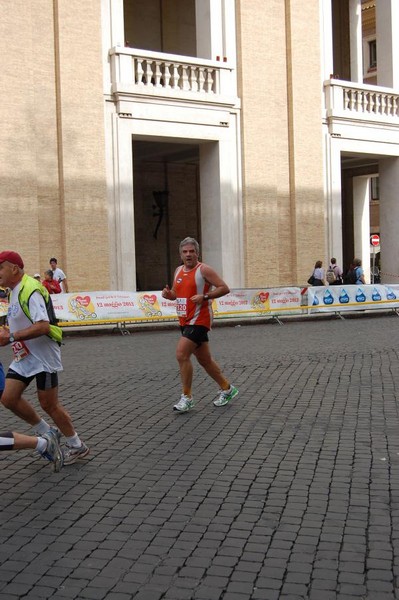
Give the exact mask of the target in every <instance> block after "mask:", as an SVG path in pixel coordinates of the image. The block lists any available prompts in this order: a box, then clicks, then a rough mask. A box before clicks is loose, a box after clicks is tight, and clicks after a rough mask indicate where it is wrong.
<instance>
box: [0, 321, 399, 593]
mask: <svg viewBox="0 0 399 600" xmlns="http://www.w3.org/2000/svg"><path fill="white" fill-rule="evenodd" d="M398 328H399V320H398V318H397V317H396V316H384V317H378V318H353V319H347V320H345V321H340V320H338V319H337V320H333V319H331V320H324V319H318V320H311V321H301V322H288V323H286V324H285V325H284V326H280V325H278V324H263V325H256V326H251V325H248V326H244V325H242V326H238V327H237V326H235V327H217V328H216V329H215V330H214V331H213V332H212V347H213V352H214V355H215V358H217V360H218V362H219V363H220V364H221V366H222V367H223V369H224V370H225V372H226V374H227V375H228V376H230V377H231V380H232V381H233V382H234V383H235V384H236V385H237V387H239V389H240V395H239V396H238V397H237V398H236V399H234V401H233V402H232V403H231V404H229V405H227V406H225V407H223V408H215V407H214V406H213V405H212V400H213V398H214V396H215V393H216V388H215V386H214V384H213V382H211V381H210V380H209V379H208V378H207V377H206V376H205V374H204V373H203V371H201V369H200V368H196V369H195V382H194V397H195V399H196V401H197V402H198V404H197V406H196V407H195V409H194V410H193V411H192V412H189V413H186V414H175V413H174V412H173V411H172V405H173V404H174V403H175V401H176V400H177V399H178V397H179V394H180V385H179V379H178V372H177V367H176V363H175V358H174V348H175V345H176V341H177V338H178V333H177V331H170V330H169V331H147V332H136V333H134V334H132V335H131V336H121V335H119V334H118V335H115V334H114V335H110V334H108V335H96V336H93V335H87V334H86V335H85V334H83V335H80V336H69V337H68V338H67V339H66V344H65V346H64V348H63V359H64V366H65V372H64V373H63V374H62V375H61V392H62V398H63V399H64V403H65V405H66V406H67V408H68V409H69V410H70V412H71V413H72V415H73V417H74V421H75V425H76V428H77V430H78V432H79V434H80V435H81V436H82V438H83V439H84V440H85V441H86V443H88V444H89V445H90V447H91V453H90V456H89V457H88V460H84V461H81V462H80V463H79V464H75V465H71V466H69V467H66V468H64V469H63V471H62V472H61V473H59V474H54V473H53V472H52V470H51V466H50V465H49V464H48V463H46V462H45V461H43V460H42V459H39V458H36V457H34V456H32V454H31V452H27V451H21V452H13V453H2V455H1V457H0V480H1V484H0V485H1V488H0V489H1V495H0V503H1V504H0V506H1V528H0V536H1V546H0V598H1V599H2V600H3V599H4V600H15V599H17V598H18V599H20V598H27V599H29V600H37V599H43V598H57V599H63V600H71V599H79V600H80V599H82V600H83V599H95V600H101V599H103V598H106V599H107V600H129V599H133V598H134V599H135V600H277V599H281V600H294V599H295V600H299V599H311V600H330V599H338V600H349V599H354V598H358V599H363V600H364V599H369V600H390V599H397V598H399V591H398V590H399V586H398V576H399V436H398V431H399V415H398V406H397V400H396V398H397V395H398V388H399V359H398V349H397V337H398V336H397V330H398ZM0 358H1V359H2V360H3V362H4V363H5V365H8V363H9V348H5V349H1V352H0ZM28 395H29V397H30V398H33V397H34V395H33V390H30V391H29V394H28ZM0 410H1V425H2V426H1V428H2V429H4V428H10V427H11V428H13V429H17V430H19V431H28V429H27V428H26V426H25V425H24V424H23V423H22V422H20V421H18V420H17V419H16V418H15V417H14V416H13V415H11V414H10V413H9V412H8V411H6V410H5V409H4V408H3V407H1V409H0Z"/></svg>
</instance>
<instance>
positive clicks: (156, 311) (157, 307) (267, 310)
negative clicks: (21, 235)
mask: <svg viewBox="0 0 399 600" xmlns="http://www.w3.org/2000/svg"><path fill="white" fill-rule="evenodd" d="M51 299H52V301H53V305H54V310H55V313H56V316H57V318H58V319H59V320H60V324H61V326H70V325H76V324H80V325H85V324H91V325H95V324H100V323H118V322H125V323H126V322H131V323H148V322H151V321H174V320H176V319H177V316H176V306H175V301H170V300H165V298H162V295H161V292H160V291H152V292H79V293H76V294H53V295H52V296H51ZM301 301H302V299H301V289H300V288H271V289H261V290H259V289H250V290H248V289H246V290H232V291H231V292H230V293H229V294H227V295H226V296H223V297H222V298H217V299H215V300H213V302H212V307H213V311H214V315H215V319H223V318H242V317H246V316H248V317H259V316H273V315H281V314H282V313H284V314H301V312H302V307H301Z"/></svg>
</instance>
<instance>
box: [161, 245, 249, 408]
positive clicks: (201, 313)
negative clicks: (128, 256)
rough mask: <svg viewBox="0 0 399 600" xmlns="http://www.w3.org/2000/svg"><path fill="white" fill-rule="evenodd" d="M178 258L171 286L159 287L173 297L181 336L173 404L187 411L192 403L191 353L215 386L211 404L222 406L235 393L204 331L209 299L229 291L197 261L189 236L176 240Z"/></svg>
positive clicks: (209, 318)
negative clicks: (177, 389)
mask: <svg viewBox="0 0 399 600" xmlns="http://www.w3.org/2000/svg"><path fill="white" fill-rule="evenodd" d="M179 252H180V257H181V260H182V262H183V265H182V266H180V267H178V268H177V269H176V271H175V275H174V281H173V285H172V289H170V288H169V286H168V285H166V286H165V287H164V289H163V290H162V296H163V298H166V299H168V300H176V309H177V315H178V317H179V323H180V329H181V334H182V337H181V338H180V340H179V342H178V345H177V349H176V358H177V361H178V363H179V367H180V377H181V382H182V387H183V393H182V395H181V397H180V400H179V402H178V403H177V404H175V406H174V407H173V408H174V410H176V411H178V412H187V411H188V410H190V409H191V408H193V406H194V400H193V397H192V393H191V387H192V380H193V366H192V363H191V356H192V355H193V354H194V356H195V358H196V359H197V361H198V362H199V364H200V365H201V366H202V367H203V368H204V369H205V371H206V372H207V373H208V375H210V377H212V379H213V380H214V381H216V383H217V384H218V385H219V387H220V388H221V389H220V392H219V396H218V398H216V399H215V400H214V401H213V404H214V405H215V406H224V405H225V404H227V403H228V402H230V400H232V399H233V398H234V397H235V396H237V394H238V390H237V388H235V387H234V386H232V385H230V383H229V382H228V380H227V379H226V378H225V376H224V375H223V373H222V371H221V369H220V367H219V365H218V364H217V363H216V362H215V361H214V360H213V358H212V356H211V353H210V350H209V338H208V331H209V330H210V329H211V326H212V318H213V313H212V300H213V299H214V298H220V297H221V296H225V295H226V294H228V293H229V291H230V290H229V288H228V286H227V285H226V283H225V282H224V281H223V279H221V278H220V277H219V275H218V274H217V273H216V271H214V270H213V269H212V268H211V267H210V266H208V265H206V264H204V263H201V262H199V260H198V259H199V244H198V242H197V240H195V239H194V238H192V237H187V238H185V239H184V240H183V241H182V242H180V246H179Z"/></svg>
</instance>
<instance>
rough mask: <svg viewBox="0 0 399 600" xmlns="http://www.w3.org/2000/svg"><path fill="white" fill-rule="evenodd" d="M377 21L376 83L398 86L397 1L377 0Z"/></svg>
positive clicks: (398, 31) (392, 86)
mask: <svg viewBox="0 0 399 600" xmlns="http://www.w3.org/2000/svg"><path fill="white" fill-rule="evenodd" d="M376 21H377V80H378V85H381V86H384V87H390V88H394V89H398V87H399V2H398V0H378V1H377V2H376Z"/></svg>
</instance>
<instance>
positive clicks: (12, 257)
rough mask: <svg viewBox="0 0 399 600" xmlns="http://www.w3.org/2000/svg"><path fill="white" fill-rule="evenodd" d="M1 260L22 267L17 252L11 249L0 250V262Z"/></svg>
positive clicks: (22, 262) (22, 264)
mask: <svg viewBox="0 0 399 600" xmlns="http://www.w3.org/2000/svg"><path fill="white" fill-rule="evenodd" d="M3 262H9V263H11V264H12V265H17V267H19V268H20V269H23V268H24V261H23V260H22V258H21V256H20V255H19V254H18V252H13V250H4V251H3V252H0V264H1V263H3Z"/></svg>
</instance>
